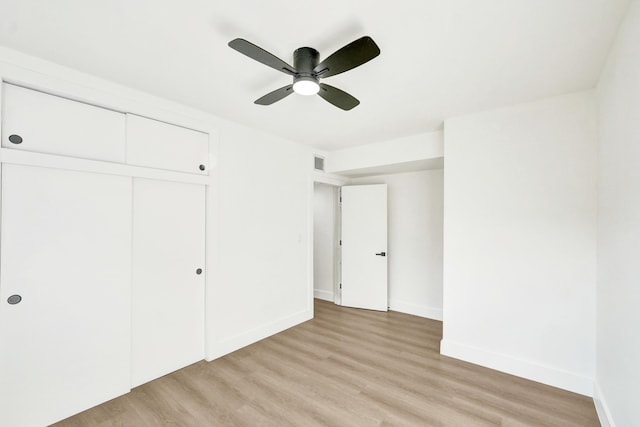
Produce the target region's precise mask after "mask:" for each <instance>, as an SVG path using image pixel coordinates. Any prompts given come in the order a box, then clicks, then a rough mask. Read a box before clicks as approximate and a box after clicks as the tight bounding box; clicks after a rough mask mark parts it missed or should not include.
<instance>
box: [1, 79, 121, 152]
mask: <svg viewBox="0 0 640 427" xmlns="http://www.w3.org/2000/svg"><path fill="white" fill-rule="evenodd" d="M2 89H3V91H4V93H3V95H4V109H3V111H2V113H3V126H2V146H3V147H5V148H12V149H16V150H25V151H35V152H39V153H47V154H57V155H62V156H70V157H78V158H83V159H93V160H103V161H107V162H117V163H124V156H125V139H124V137H125V115H124V114H122V113H117V112H115V111H111V110H107V109H105V108H100V107H96V106H93V105H88V104H84V103H82V102H76V101H71V100H69V99H65V98H61V97H59V96H54V95H48V94H46V93H42V92H38V91H35V90H31V89H25V88H23V87H19V86H14V85H10V84H6V83H5V84H3V86H2Z"/></svg>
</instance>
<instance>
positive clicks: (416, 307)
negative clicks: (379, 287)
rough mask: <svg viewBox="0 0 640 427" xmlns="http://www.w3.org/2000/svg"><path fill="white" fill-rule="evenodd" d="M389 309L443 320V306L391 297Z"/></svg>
mask: <svg viewBox="0 0 640 427" xmlns="http://www.w3.org/2000/svg"><path fill="white" fill-rule="evenodd" d="M389 310H393V311H399V312H400V313H406V314H411V315H414V316H420V317H425V318H427V319H433V320H439V321H442V308H438V307H431V306H428V305H425V304H414V303H410V302H406V301H400V300H396V299H389Z"/></svg>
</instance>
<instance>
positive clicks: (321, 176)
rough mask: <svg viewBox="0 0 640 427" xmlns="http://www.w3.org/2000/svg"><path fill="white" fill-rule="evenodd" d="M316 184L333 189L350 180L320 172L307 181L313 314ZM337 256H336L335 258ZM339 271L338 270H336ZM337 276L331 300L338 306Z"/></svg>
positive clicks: (309, 304)
mask: <svg viewBox="0 0 640 427" xmlns="http://www.w3.org/2000/svg"><path fill="white" fill-rule="evenodd" d="M316 183H319V184H328V185H331V186H334V187H342V186H343V185H347V184H349V183H350V179H349V178H347V177H344V176H339V175H331V174H325V173H321V172H312V173H311V177H310V179H309V186H308V189H309V190H308V191H309V197H308V212H309V214H308V228H307V235H308V239H307V241H308V242H309V246H308V251H307V252H308V254H309V257H308V265H309V268H308V275H307V277H308V279H307V281H308V283H307V308H308V310H310V311H311V312H312V313H313V299H314V292H313V291H314V288H313V284H314V283H313V271H314V266H313V255H314V232H313V231H314V230H313V226H314V185H315V184H316ZM337 256H338V255H336V257H337ZM337 270H339V269H337ZM337 274H339V271H337V273H335V274H334V282H335V283H334V293H333V300H334V303H336V304H338V305H340V304H341V300H340V292H336V288H337V290H338V291H339V290H340V289H339V282H337V281H336V280H335V279H337V278H339V276H337Z"/></svg>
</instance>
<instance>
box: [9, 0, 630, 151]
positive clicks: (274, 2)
mask: <svg viewBox="0 0 640 427" xmlns="http://www.w3.org/2000/svg"><path fill="white" fill-rule="evenodd" d="M627 4H628V0H440V1H436V0H395V1H386V2H372V1H365V0H324V1H322V2H310V1H297V2H294V1H283V0H269V1H265V0H262V1H260V0H251V1H242V0H235V1H215V0H207V1H204V0H109V1H103V0H56V1H51V0H0V14H1V17H0V44H2V45H4V46H6V47H9V48H13V49H16V50H20V51H23V52H26V53H28V54H32V55H35V56H39V57H41V58H45V59H48V60H51V61H54V62H57V63H59V64H62V65H65V66H69V67H72V68H75V69H78V70H81V71H85V72H88V73H91V74H94V75H97V76H100V77H103V78H106V79H109V80H112V81H115V82H118V83H122V84H124V85H127V86H130V87H134V88H137V89H141V90H144V91H147V92H149V93H152V94H154V95H159V96H162V97H165V98H168V99H171V100H175V101H178V102H181V103H183V104H187V105H189V106H192V107H195V108H198V109H201V110H205V111H208V112H210V113H213V114H215V115H218V116H221V117H224V118H227V119H230V120H233V121H236V122H240V123H243V124H246V125H249V126H252V127H254V128H258V129H262V130H265V131H267V132H270V133H273V134H277V135H280V136H282V137H285V138H287V139H290V140H293V141H297V142H301V143H304V144H307V145H311V146H315V147H317V148H321V149H326V150H333V149H339V148H344V147H348V146H354V145H360V144H366V143H370V142H375V141H381V140H388V139H392V138H396V137H402V136H407V135H411V134H416V133H420V132H425V131H430V130H436V129H439V128H441V126H442V121H443V119H445V118H447V117H452V116H455V115H460V114H464V113H470V112H475V111H480V110H483V109H488V108H493V107H499V106H503V105H509V104H514V103H518V102H526V101H531V100H534V99H539V98H544V97H549V96H554V95H560V94H564V93H569V92H574V91H579V90H583V89H588V88H592V87H594V85H595V84H596V82H597V79H598V76H599V73H600V70H601V68H602V65H603V63H604V60H605V57H606V55H607V52H608V49H609V47H610V45H611V44H612V41H613V38H614V36H615V32H616V30H617V28H618V25H619V23H620V20H621V18H622V16H623V15H624V12H625V10H626V7H627ZM363 35H369V36H371V37H372V38H373V39H374V40H375V41H376V43H377V44H378V46H379V47H380V49H381V51H382V53H381V55H380V56H379V57H377V58H375V59H374V60H372V61H371V62H369V63H367V64H365V65H363V66H361V67H359V68H356V69H354V70H351V71H349V72H347V73H344V74H340V75H338V76H334V77H330V78H327V79H326V80H325V82H326V83H329V84H331V85H333V86H336V87H338V88H341V89H343V90H345V91H347V92H349V93H351V94H352V95H353V96H355V97H356V98H358V99H359V100H360V102H361V104H360V105H359V106H358V107H356V108H355V109H353V110H351V111H346V112H345V111H342V110H339V109H337V108H335V107H333V106H332V105H330V104H328V103H327V102H325V101H324V100H323V99H321V98H320V97H318V96H314V97H303V96H299V95H295V94H294V95H291V96H289V97H287V98H285V99H284V100H282V101H280V102H278V103H276V104H274V105H272V106H268V107H264V106H258V105H254V104H253V101H254V100H255V99H257V98H259V97H261V96H262V95H264V94H265V93H267V92H270V91H272V90H274V89H276V88H278V87H281V86H284V85H286V84H289V83H290V82H291V79H290V78H289V77H288V76H286V75H285V74H282V73H279V72H277V71H275V70H273V69H271V68H268V67H266V66H264V65H262V64H259V63H257V62H255V61H252V60H251V59H249V58H247V57H245V56H243V55H241V54H239V53H238V52H236V51H234V50H232V49H230V48H229V47H228V46H227V43H228V42H229V41H230V40H232V39H233V38H236V37H242V38H245V39H247V40H249V41H251V42H253V43H255V44H257V45H259V46H261V47H263V48H264V49H266V50H268V51H270V52H271V53H273V54H275V55H276V56H279V57H280V58H282V59H283V60H285V61H287V62H289V63H291V62H292V58H291V57H292V54H293V51H294V50H295V49H296V48H298V47H301V46H310V47H314V48H316V49H317V50H319V51H320V56H321V59H322V58H325V57H326V56H328V55H329V54H331V53H333V52H334V51H335V50H337V49H339V48H340V47H342V46H343V45H345V44H347V43H349V42H351V41H353V40H355V39H356V38H359V37H361V36H363Z"/></svg>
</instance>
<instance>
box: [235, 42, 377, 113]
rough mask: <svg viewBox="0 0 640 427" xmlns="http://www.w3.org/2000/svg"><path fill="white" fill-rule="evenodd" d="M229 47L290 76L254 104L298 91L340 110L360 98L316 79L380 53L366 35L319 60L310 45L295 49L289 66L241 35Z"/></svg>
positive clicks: (352, 104) (263, 103)
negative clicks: (290, 81)
mask: <svg viewBox="0 0 640 427" xmlns="http://www.w3.org/2000/svg"><path fill="white" fill-rule="evenodd" d="M229 47H231V48H232V49H235V50H237V51H238V52H240V53H242V54H244V55H246V56H248V57H249V58H251V59H253V60H255V61H258V62H260V63H262V64H264V65H267V66H269V67H271V68H274V69H276V70H278V71H280V72H283V73H285V74H288V75H289V76H291V77H293V84H290V85H287V86H283V87H281V88H280V89H276V90H274V91H273V92H270V93H268V94H266V95H264V96H263V97H261V98H259V99H257V100H256V101H255V103H256V104H258V105H271V104H273V103H274V102H277V101H280V100H281V99H283V98H285V97H286V96H289V95H291V93H293V92H296V93H298V94H300V95H315V94H318V95H320V97H322V99H324V100H325V101H327V102H329V103H331V104H333V105H335V106H336V107H338V108H341V109H343V110H351V109H352V108H354V107H356V106H357V105H358V104H360V101H358V100H357V99H356V98H354V97H353V96H351V95H349V94H348V93H346V92H344V91H342V90H340V89H338V88H335V87H333V86H329V85H328V84H324V83H320V79H321V78H326V77H330V76H335V75H336V74H340V73H343V72H345V71H349V70H351V69H353V68H356V67H358V66H360V65H362V64H364V63H365V62H369V61H370V60H372V59H373V58H375V57H376V56H378V55H380V48H378V46H377V45H376V43H375V42H374V41H373V39H372V38H371V37H368V36H365V37H362V38H359V39H358V40H355V41H354V42H351V43H349V44H348V45H346V46H344V47H342V48H341V49H338V50H337V51H336V52H334V53H333V54H332V55H329V57H327V58H326V59H325V60H324V61H322V62H319V60H320V53H319V52H318V51H317V50H315V49H313V48H311V47H301V48H299V49H296V51H295V52H294V53H293V65H294V66H293V67H292V66H290V65H289V64H287V63H286V62H284V61H283V60H281V59H280V58H278V57H276V56H275V55H273V54H271V53H269V52H267V51H266V50H264V49H262V48H260V47H258V46H256V45H254V44H253V43H250V42H248V41H246V40H244V39H234V40H231V41H230V42H229Z"/></svg>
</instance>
